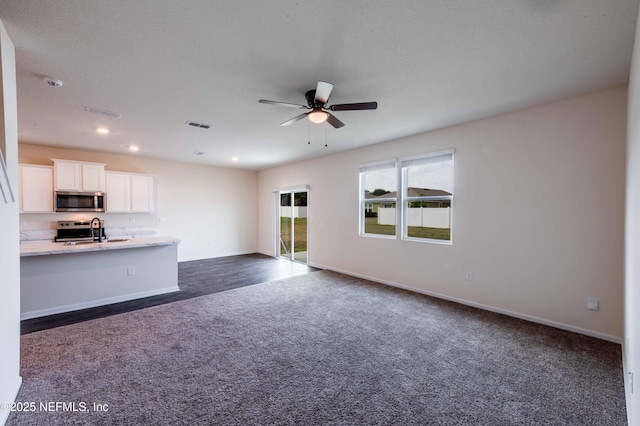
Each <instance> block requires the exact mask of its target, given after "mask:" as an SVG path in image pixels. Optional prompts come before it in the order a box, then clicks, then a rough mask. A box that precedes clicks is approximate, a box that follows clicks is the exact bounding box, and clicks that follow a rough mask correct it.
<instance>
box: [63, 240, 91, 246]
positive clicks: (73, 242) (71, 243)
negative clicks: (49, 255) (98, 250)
mask: <svg viewBox="0 0 640 426" xmlns="http://www.w3.org/2000/svg"><path fill="white" fill-rule="evenodd" d="M81 244H95V242H94V241H67V242H66V243H64V245H65V246H79V245H81Z"/></svg>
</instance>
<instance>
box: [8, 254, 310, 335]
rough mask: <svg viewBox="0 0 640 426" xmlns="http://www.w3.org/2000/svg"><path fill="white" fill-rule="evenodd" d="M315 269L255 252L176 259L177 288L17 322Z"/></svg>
mask: <svg viewBox="0 0 640 426" xmlns="http://www.w3.org/2000/svg"><path fill="white" fill-rule="evenodd" d="M317 270H318V269H317V268H314V267H311V266H308V265H305V264H302V263H297V262H292V261H289V260H285V259H277V258H274V257H271V256H266V255H263V254H258V253H254V254H247V255H239V256H228V257H219V258H214V259H203V260H192V261H189V262H179V263H178V287H179V288H180V291H176V292H173V293H168V294H162V295H158V296H151V297H145V298H142V299H136V300H130V301H127V302H120V303H114V304H111V305H105V306H98V307H95V308H88V309H81V310H77V311H72V312H64V313H61V314H55V315H48V316H46V317H40V318H33V319H28V320H23V321H21V323H20V334H27V333H32V332H34V331H40V330H46V329H48V328H54V327H60V326H63V325H68V324H75V323H78V322H82V321H88V320H92V319H96V318H103V317H107V316H110V315H116V314H121V313H124V312H130V311H135V310H138V309H144V308H148V307H151V306H157V305H162V304H165V303H171V302H177V301H179V300H185V299H190V298H192V297H198V296H204V295H206V294H212V293H218V292H220V291H225V290H231V289H234V288H238V287H244V286H248V285H253V284H259V283H264V282H268V281H274V280H278V279H282V278H288V277H292V276H295V275H301V274H306V273H309V272H314V271H317Z"/></svg>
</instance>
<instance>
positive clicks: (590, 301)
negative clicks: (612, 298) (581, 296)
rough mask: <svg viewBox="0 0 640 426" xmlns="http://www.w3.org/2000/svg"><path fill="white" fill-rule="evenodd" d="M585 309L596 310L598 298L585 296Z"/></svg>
mask: <svg viewBox="0 0 640 426" xmlns="http://www.w3.org/2000/svg"><path fill="white" fill-rule="evenodd" d="M587 309H589V310H591V311H597V310H598V299H596V298H595V297H587Z"/></svg>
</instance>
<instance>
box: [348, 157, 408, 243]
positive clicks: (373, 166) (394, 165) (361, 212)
mask: <svg viewBox="0 0 640 426" xmlns="http://www.w3.org/2000/svg"><path fill="white" fill-rule="evenodd" d="M398 164H399V163H398V159H396V158H393V159H388V160H381V161H375V162H371V163H364V164H360V165H359V166H358V182H359V184H358V190H359V195H358V204H359V205H358V234H359V235H360V236H361V237H372V238H383V239H397V238H398V201H399V200H398V189H399V186H400V185H399V180H398V178H397V177H396V188H395V193H396V196H395V197H386V198H377V199H376V201H380V202H382V203H384V202H392V203H394V204H395V206H396V224H395V225H394V226H395V233H394V234H393V235H386V234H372V233H367V232H365V218H366V217H365V212H366V204H367V203H371V201H367V200H366V198H365V187H364V185H365V182H364V181H365V179H364V174H365V173H366V172H367V171H373V170H379V169H387V168H388V169H393V170H395V171H396V175H397V171H398ZM385 166H389V167H385ZM372 209H373V207H372Z"/></svg>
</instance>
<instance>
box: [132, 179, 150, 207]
mask: <svg viewBox="0 0 640 426" xmlns="http://www.w3.org/2000/svg"><path fill="white" fill-rule="evenodd" d="M131 211H133V212H140V213H142V212H152V211H153V176H151V175H131Z"/></svg>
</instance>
